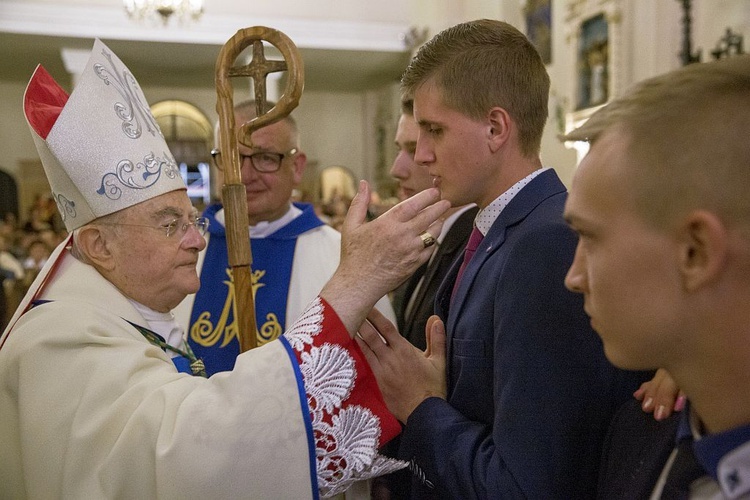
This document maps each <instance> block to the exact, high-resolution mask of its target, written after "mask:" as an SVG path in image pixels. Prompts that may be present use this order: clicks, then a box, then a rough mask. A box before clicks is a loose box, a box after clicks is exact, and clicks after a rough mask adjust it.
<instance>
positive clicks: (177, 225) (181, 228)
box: [99, 217, 209, 238]
mask: <svg viewBox="0 0 750 500" xmlns="http://www.w3.org/2000/svg"><path fill="white" fill-rule="evenodd" d="M208 223H209V220H208V219H207V218H206V217H195V218H193V219H191V220H189V221H188V222H184V221H182V220H180V219H172V220H171V221H169V222H167V223H166V224H162V225H160V226H149V225H148V224H126V223H124V222H99V224H101V225H104V226H135V227H148V228H151V229H156V230H158V231H162V232H163V233H164V235H165V236H166V237H167V238H171V237H172V236H174V235H175V234H176V235H179V237H180V238H182V237H184V236H185V233H187V230H188V228H189V227H190V226H194V227H195V229H196V230H197V231H198V232H199V233H200V235H201V236H205V235H206V232H207V231H208Z"/></svg>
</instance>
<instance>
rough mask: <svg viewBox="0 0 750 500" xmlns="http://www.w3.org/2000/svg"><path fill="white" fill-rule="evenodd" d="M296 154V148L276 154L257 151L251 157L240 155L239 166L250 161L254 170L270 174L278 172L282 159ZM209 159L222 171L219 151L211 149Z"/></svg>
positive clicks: (222, 166)
mask: <svg viewBox="0 0 750 500" xmlns="http://www.w3.org/2000/svg"><path fill="white" fill-rule="evenodd" d="M296 154H297V148H292V149H290V150H289V151H286V152H284V153H276V152H274V151H258V152H257V153H253V154H251V155H243V154H240V166H242V165H243V164H244V163H245V160H246V159H250V164H251V165H252V166H253V168H254V169H255V170H257V171H258V172H261V173H263V174H271V173H273V172H278V171H279V169H280V168H281V162H282V161H283V160H284V158H287V157H290V156H294V155H296ZM211 158H213V160H214V162H215V163H216V166H217V167H218V168H219V170H224V165H222V160H221V150H219V149H212V150H211Z"/></svg>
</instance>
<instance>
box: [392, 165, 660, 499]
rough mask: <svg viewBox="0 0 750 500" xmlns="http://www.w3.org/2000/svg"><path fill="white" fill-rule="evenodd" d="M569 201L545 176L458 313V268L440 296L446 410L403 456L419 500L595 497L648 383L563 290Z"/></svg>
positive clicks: (466, 280)
mask: <svg viewBox="0 0 750 500" xmlns="http://www.w3.org/2000/svg"><path fill="white" fill-rule="evenodd" d="M565 198H566V190H565V187H564V186H563V184H562V183H561V182H560V180H559V178H558V177H557V174H556V173H555V172H554V171H553V170H547V171H544V172H542V173H541V174H539V175H538V176H537V177H536V178H534V179H533V180H532V181H531V182H530V183H529V184H528V185H527V186H525V187H524V188H523V189H522V190H521V191H520V192H519V193H518V194H516V196H515V197H514V198H513V199H512V200H511V202H510V203H509V204H508V206H507V207H506V208H505V209H504V210H503V212H502V213H501V214H500V215H499V217H498V218H497V220H496V221H495V223H494V224H493V225H492V227H491V229H490V230H489V232H488V234H487V235H486V237H485V238H484V240H483V241H482V243H481V244H480V245H479V247H478V249H477V252H476V254H475V256H474V258H473V259H472V260H471V262H470V263H469V265H468V266H467V268H466V270H465V272H464V276H463V279H462V280H461V283H460V284H459V286H458V289H457V291H456V296H455V298H454V300H453V303H452V304H451V298H450V296H451V291H452V289H453V283H454V281H455V278H456V274H457V273H458V267H459V262H456V263H454V266H453V267H452V269H451V271H450V272H449V273H448V275H447V276H446V279H445V280H444V282H443V284H442V285H441V287H440V290H439V291H438V294H437V297H436V313H437V314H438V315H440V316H441V317H442V318H443V319H444V320H445V321H446V331H447V334H448V345H447V350H448V351H447V355H448V366H447V371H448V374H447V375H448V399H447V401H445V400H442V399H439V398H429V399H427V400H426V401H424V402H423V403H422V404H420V405H419V406H418V407H417V408H416V410H415V411H414V412H413V413H412V414H411V415H410V417H409V419H408V421H407V423H406V427H405V429H404V433H403V435H402V437H401V447H400V450H399V456H400V458H402V459H405V460H410V461H412V469H413V472H414V477H413V486H414V489H413V496H414V497H415V498H456V499H459V498H460V499H471V498H504V499H505V498H532V499H541V498H544V499H550V498H561V499H585V498H593V497H595V495H596V483H597V473H598V466H599V459H600V456H601V448H602V442H603V440H604V436H605V434H606V431H607V427H608V424H609V421H610V419H611V417H612V415H613V414H614V412H615V411H616V409H617V408H618V407H619V406H620V405H621V404H622V403H623V402H625V401H626V400H627V399H628V398H631V397H632V392H633V391H634V390H635V389H636V388H637V387H638V385H639V384H640V383H641V382H642V381H643V380H645V379H647V378H648V375H650V374H644V373H634V372H623V371H621V370H617V369H615V368H614V367H613V366H612V365H611V364H610V363H609V362H608V361H607V360H606V358H605V357H604V353H603V349H602V345H601V341H600V340H599V337H598V336H597V335H596V334H595V333H594V332H593V331H592V330H591V328H590V325H589V319H588V317H587V316H586V314H585V313H584V311H583V303H582V298H581V296H580V295H577V294H573V293H571V292H569V291H568V290H566V289H565V287H564V283H563V281H564V277H565V274H566V273H567V270H568V267H569V265H570V263H571V262H572V260H573V254H574V251H575V247H576V244H577V238H576V235H575V234H574V233H573V232H572V231H571V230H570V229H569V228H568V227H567V225H566V224H565V223H564V221H563V219H562V212H563V205H564V203H565Z"/></svg>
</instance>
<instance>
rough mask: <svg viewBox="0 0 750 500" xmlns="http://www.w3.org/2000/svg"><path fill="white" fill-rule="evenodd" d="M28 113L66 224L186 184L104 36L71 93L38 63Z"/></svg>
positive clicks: (137, 88)
mask: <svg viewBox="0 0 750 500" xmlns="http://www.w3.org/2000/svg"><path fill="white" fill-rule="evenodd" d="M24 115H25V116H26V120H27V121H28V123H29V127H31V132H32V134H31V135H32V136H33V138H34V142H35V143H36V147H37V150H38V152H39V156H40V158H41V160H42V164H43V165H44V171H45V173H46V174H47V179H48V180H49V183H50V186H51V187H52V194H53V196H54V198H55V201H56V202H57V208H58V209H59V210H60V213H61V214H62V218H63V221H64V222H65V227H66V228H67V230H68V231H73V230H74V229H76V228H79V227H81V226H82V225H84V224H86V223H88V222H91V221H92V220H94V219H96V218H98V217H101V216H103V215H107V214H110V213H113V212H117V211H118V210H122V209H124V208H127V207H130V206H133V205H136V204H138V203H140V202H142V201H146V200H149V199H151V198H154V197H156V196H159V195H162V194H164V193H168V192H170V191H174V190H177V189H185V183H184V182H183V180H182V177H181V176H180V172H179V169H178V168H177V164H176V162H175V160H174V157H173V156H172V153H170V151H169V148H168V147H167V143H166V141H165V140H164V137H163V136H162V134H161V130H159V126H158V125H157V124H156V120H155V119H154V117H153V115H152V114H151V110H150V109H149V106H148V103H147V101H146V98H145V97H144V95H143V92H142V91H141V88H140V86H139V85H138V82H137V81H136V79H135V77H133V75H132V74H131V73H130V71H129V70H128V68H127V67H126V66H125V65H124V64H123V63H122V61H120V59H118V58H117V56H116V55H115V54H114V53H113V52H112V51H111V50H110V49H109V48H108V47H107V46H106V45H104V44H103V43H102V42H101V41H100V40H96V41H95V42H94V48H93V50H92V53H91V57H90V58H89V60H88V62H87V63H86V67H85V69H84V70H83V73H82V74H81V76H80V79H79V81H78V84H77V85H76V87H75V89H74V90H73V92H72V93H71V94H70V96H69V97H68V95H67V93H66V92H65V91H64V90H63V89H62V88H61V87H60V86H59V85H58V84H57V82H55V80H54V79H53V78H52V77H51V76H50V74H49V73H47V71H46V70H45V69H44V68H43V67H41V66H37V68H36V70H35V71H34V74H33V75H32V77H31V80H30V81H29V84H28V86H27V87H26V92H25V94H24Z"/></svg>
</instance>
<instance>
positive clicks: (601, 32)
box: [576, 13, 610, 109]
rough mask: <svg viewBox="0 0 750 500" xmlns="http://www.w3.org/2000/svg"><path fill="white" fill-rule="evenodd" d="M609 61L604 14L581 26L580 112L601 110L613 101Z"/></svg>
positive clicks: (578, 99)
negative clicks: (610, 96)
mask: <svg viewBox="0 0 750 500" xmlns="http://www.w3.org/2000/svg"><path fill="white" fill-rule="evenodd" d="M609 59H610V57H609V23H608V22H607V18H606V17H605V15H604V13H602V14H598V15H596V16H594V17H591V18H589V19H587V20H585V21H584V22H583V23H582V24H581V35H580V38H579V39H578V89H577V91H578V98H577V99H576V103H577V106H576V109H583V108H589V107H591V106H598V105H599V104H604V103H605V102H607V101H608V100H609V76H610V75H609Z"/></svg>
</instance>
